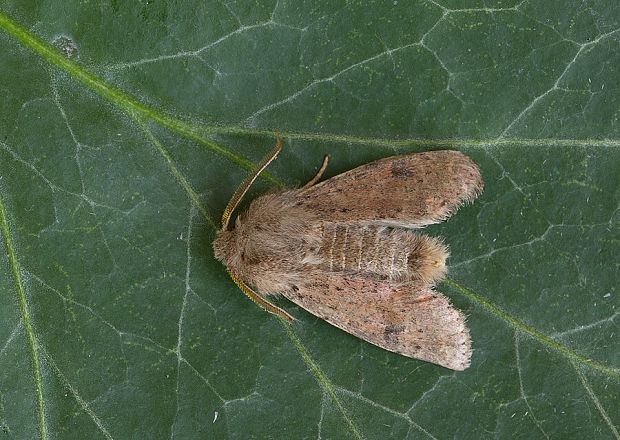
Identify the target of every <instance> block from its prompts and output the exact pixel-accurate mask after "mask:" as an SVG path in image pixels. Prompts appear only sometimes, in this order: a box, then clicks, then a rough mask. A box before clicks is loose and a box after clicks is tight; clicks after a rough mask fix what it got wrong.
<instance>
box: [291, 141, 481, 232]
mask: <svg viewBox="0 0 620 440" xmlns="http://www.w3.org/2000/svg"><path fill="white" fill-rule="evenodd" d="M482 188H483V182H482V177H481V175H480V171H479V169H478V167H477V166H476V164H475V163H474V162H473V161H472V160H471V159H470V158H468V157H467V156H465V155H464V154H462V153H460V152H458V151H449V150H445V151H429V152H425V153H417V154H407V155H402V156H393V157H388V158H385V159H381V160H378V161H375V162H371V163H369V164H366V165H362V166H360V167H357V168H355V169H353V170H351V171H348V172H346V173H342V174H339V175H337V176H335V177H332V178H331V179H328V180H326V181H324V182H321V183H319V184H317V185H315V186H312V187H310V188H307V189H304V190H302V191H300V193H299V197H300V202H299V204H300V205H302V206H305V207H307V208H309V209H310V210H311V211H312V212H317V213H318V214H319V217H320V218H321V219H322V220H324V221H329V222H334V223H349V224H351V223H370V224H385V225H390V226H400V227H410V228H415V227H420V226H425V225H429V224H432V223H437V222H440V221H442V220H444V219H445V218H446V217H448V216H450V215H451V214H452V213H453V212H454V211H456V209H458V207H459V206H461V205H462V204H463V203H465V202H469V201H472V200H473V199H475V198H476V197H477V196H478V195H479V194H480V193H481V192H482Z"/></svg>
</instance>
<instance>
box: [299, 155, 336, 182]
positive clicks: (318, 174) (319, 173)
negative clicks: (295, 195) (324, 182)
mask: <svg viewBox="0 0 620 440" xmlns="http://www.w3.org/2000/svg"><path fill="white" fill-rule="evenodd" d="M328 162H329V155H325V157H324V158H323V164H322V165H321V168H319V172H318V173H316V176H314V177H313V178H312V180H310V182H308V183H306V184H305V185H304V186H303V187H302V188H301V189H307V188H310V187H311V186H312V185H314V184H315V183H317V182H318V181H319V179H320V178H321V176H322V175H323V173H324V172H325V169H326V168H327V164H328Z"/></svg>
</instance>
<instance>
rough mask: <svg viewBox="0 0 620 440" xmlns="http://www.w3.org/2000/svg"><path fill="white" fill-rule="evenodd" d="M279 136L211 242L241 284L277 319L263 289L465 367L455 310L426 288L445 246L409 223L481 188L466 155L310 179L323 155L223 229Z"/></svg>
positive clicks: (384, 163)
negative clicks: (293, 184)
mask: <svg viewBox="0 0 620 440" xmlns="http://www.w3.org/2000/svg"><path fill="white" fill-rule="evenodd" d="M279 145H280V142H279V140H278V143H277V144H276V148H275V149H274V151H273V152H272V155H271V156H270V157H268V158H267V159H265V160H264V161H263V162H262V164H261V166H260V167H259V169H258V170H257V171H256V172H255V173H254V174H253V175H251V176H250V177H248V179H246V181H245V182H244V184H243V185H241V187H240V188H239V189H238V190H237V192H236V193H235V197H233V199H231V202H230V203H229V206H228V207H227V210H226V212H225V215H224V221H223V224H224V226H223V228H222V230H221V231H220V232H219V233H218V235H217V237H216V240H215V241H214V250H215V256H216V257H217V258H218V259H219V260H221V261H222V262H223V263H224V264H225V265H226V266H227V268H228V270H229V272H230V273H231V274H232V276H233V279H234V280H235V282H236V283H237V284H238V285H239V286H240V287H241V289H242V290H243V291H244V293H246V295H248V296H249V297H250V298H251V299H253V300H254V301H255V302H257V303H258V304H259V305H261V307H263V308H265V309H266V310H268V311H270V312H272V313H275V314H277V315H279V316H281V317H284V318H288V317H290V315H288V314H287V313H286V312H285V311H283V310H281V309H279V308H277V307H275V306H274V305H272V304H271V303H269V302H268V301H266V300H265V299H264V298H263V296H264V295H272V294H283V295H284V296H285V297H287V298H288V299H290V300H291V301H293V302H295V303H296V304H298V305H299V306H301V307H303V308H304V309H306V310H307V311H309V312H310V313H312V314H314V315H316V316H319V317H321V318H323V319H325V320H326V321H327V322H329V323H331V324H333V325H335V326H336V327H339V328H341V329H343V330H345V331H347V332H349V333H351V334H353V335H355V336H358V337H359V338H361V339H364V340H366V341H368V342H370V343H372V344H375V345H377V346H380V347H382V348H385V349H387V350H390V351H393V352H396V353H400V354H402V355H404V356H408V357H414V358H417V359H422V360H426V361H429V362H433V363H436V364H438V365H442V366H444V367H447V368H452V369H454V370H463V369H465V368H466V367H467V366H468V365H469V359H470V356H471V343H470V337H469V330H468V329H467V326H466V324H465V317H464V315H463V314H462V313H461V312H459V311H458V310H456V309H454V308H453V307H452V306H451V305H450V303H449V301H448V300H447V298H445V297H444V296H443V295H442V294H440V293H438V292H436V291H434V290H433V288H432V286H433V285H434V283H435V282H437V281H438V280H440V279H441V278H442V277H443V274H444V273H445V261H446V258H447V256H448V250H447V247H446V246H445V245H444V244H443V242H442V241H441V240H440V239H437V238H433V237H428V236H425V235H422V234H418V233H414V232H412V231H411V230H410V229H411V228H417V227H421V226H424V225H428V224H431V223H436V222H439V221H441V220H443V219H445V218H447V217H448V216H450V215H451V214H452V213H454V212H455V211H456V210H457V209H458V207H459V206H460V205H462V204H463V203H466V202H469V201H472V200H473V199H475V198H476V197H477V196H478V195H479V194H480V192H481V191H482V185H483V184H482V178H481V176H480V172H479V170H478V167H477V166H476V165H475V163H474V162H473V161H471V159H469V158H468V157H467V156H465V155H463V154H461V153H459V152H456V151H434V152H427V153H418V154H409V155H403V156H394V157H389V158H386V159H381V160H378V161H376V162H372V163H370V164H367V165H363V166H360V167H358V168H355V169H353V170H351V171H348V172H346V173H343V174H340V175H338V176H335V177H332V178H331V179H328V180H326V181H324V182H321V183H318V184H316V185H314V183H315V182H316V180H318V178H319V177H320V175H321V173H322V171H323V170H324V168H325V166H326V163H327V162H326V161H325V162H324V164H323V167H321V170H320V171H319V173H318V174H317V177H315V178H314V179H312V180H311V181H310V182H309V183H308V184H307V185H306V186H304V187H302V188H300V189H292V190H279V191H276V192H270V193H268V194H265V195H263V196H260V197H257V198H256V199H255V200H253V201H252V202H251V203H250V205H249V207H248V209H247V210H246V211H245V212H244V213H242V214H241V215H239V216H238V218H237V220H236V221H235V227H234V228H233V229H230V230H229V229H228V228H227V224H228V220H229V219H230V215H231V213H232V211H233V210H234V208H235V207H236V205H237V203H238V202H239V199H240V198H241V197H242V196H243V194H244V193H245V191H246V190H247V187H248V186H249V185H250V184H251V183H252V182H253V181H254V179H255V178H256V176H258V173H259V172H260V171H261V170H262V169H264V168H265V167H266V166H267V165H268V163H269V162H270V161H271V160H272V159H273V157H275V155H276V154H277V152H278V151H279ZM250 286H251V287H250ZM252 288H254V289H256V290H257V291H258V292H259V294H260V295H259V294H257V293H255V292H254V291H253V290H252Z"/></svg>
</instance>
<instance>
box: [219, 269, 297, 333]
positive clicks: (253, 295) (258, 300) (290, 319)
mask: <svg viewBox="0 0 620 440" xmlns="http://www.w3.org/2000/svg"><path fill="white" fill-rule="evenodd" d="M228 274H229V275H230V278H232V280H233V281H234V282H235V284H236V285H237V286H239V289H241V291H242V292H243V293H245V295H246V296H247V297H248V298H250V299H251V300H252V301H254V302H255V303H256V304H258V305H259V306H260V307H261V308H262V309H263V310H266V311H268V312H269V313H273V314H274V315H276V316H279V317H280V318H284V319H286V320H287V321H288V322H289V323H291V322H293V321H294V320H295V318H293V317H292V316H291V315H289V314H288V313H287V312H285V311H284V310H282V309H281V308H279V307H276V306H274V305H273V304H271V303H270V302H269V301H267V300H266V299H264V298H263V297H262V296H260V295H259V294H258V293H256V292H254V291H253V290H252V289H251V288H250V287H249V286H248V285H247V284H245V283H244V282H243V281H241V279H240V278H239V277H238V276H237V275H236V274H235V273H234V272H232V271H231V270H228Z"/></svg>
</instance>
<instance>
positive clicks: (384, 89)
mask: <svg viewBox="0 0 620 440" xmlns="http://www.w3.org/2000/svg"><path fill="white" fill-rule="evenodd" d="M0 29H1V32H0V56H1V58H0V59H1V60H2V62H1V63H0V96H1V97H2V99H0V114H1V115H2V118H0V233H1V235H2V242H3V253H2V257H1V258H0V299H1V301H2V304H4V306H3V307H1V308H0V438H2V439H4V438H7V439H26V438H28V439H30V438H42V439H48V438H50V439H51V438H62V439H73V438H75V439H83V438H89V439H90V438H93V439H95V438H103V439H110V438H113V439H121V438H149V439H150V438H231V439H248V438H257V439H263V438H277V439H280V438H287V439H289V438H290V439H301V438H338V439H341V438H353V439H355V438H367V439H375V438H376V439H385V438H395V439H406V438H410V439H411V438H475V439H479V438H528V439H529V438H563V439H570V438H575V439H582V438H620V434H619V431H620V428H618V425H619V424H620V411H619V409H620V399H619V398H618V396H620V350H619V344H618V315H619V312H618V307H619V305H620V291H619V289H618V285H619V284H620V275H619V274H620V270H619V269H620V252H618V249H619V246H620V224H619V220H620V148H619V147H620V121H619V119H620V111H619V110H618V109H619V108H620V105H619V104H620V92H619V89H618V83H619V82H620V68H619V66H620V7H618V5H617V2H614V1H612V0H600V1H590V2H578V1H556V0H553V1H551V0H549V1H545V2H536V1H522V2H516V0H515V1H511V0H493V1H485V2H482V1H475V2H471V1H468V2H465V1H459V0H445V1H419V2H414V1H412V2H406V1H402V0H398V1H387V2H385V1H382V2H352V1H351V2H343V1H339V2H334V1H323V2H309V1H308V2H289V1H279V2H276V1H270V2H269V1H263V0H260V1H256V2H247V1H241V0H236V1H231V2H217V1H206V2H184V3H182V4H181V3H171V2H161V1H159V2H158V1H151V2H116V1H112V2H77V1H65V2H60V1H56V2H54V1H52V2H29V1H26V2H4V3H3V4H2V6H1V7H0ZM276 130H277V131H279V132H281V133H282V134H283V137H284V139H285V148H284V151H283V152H282V154H281V156H280V158H279V159H278V160H277V161H276V162H275V163H274V164H273V165H272V166H271V167H270V169H269V173H268V174H266V175H265V176H264V177H266V179H262V181H261V182H258V183H257V184H256V185H255V188H254V189H253V193H252V194H254V195H255V194H257V192H258V191H264V190H265V189H267V188H269V187H272V186H274V185H282V184H287V185H299V184H303V183H304V182H306V181H307V180H308V179H309V178H310V177H311V176H312V175H313V174H314V173H315V172H316V169H317V168H318V166H319V165H320V163H321V160H322V157H323V155H324V154H326V153H329V154H330V155H331V156H332V161H331V162H330V166H329V168H328V170H327V173H326V175H327V176H332V175H335V174H338V173H340V172H342V171H345V170H348V169H351V168H353V167H355V166H357V165H360V164H363V163H366V162H368V161H371V160H373V159H376V158H380V157H386V156H389V155H393V154H398V153H404V152H411V151H423V150H428V149H440V148H455V149H460V150H462V151H464V152H465V153H466V154H468V155H469V156H471V157H472V158H473V159H474V160H475V161H476V162H477V163H478V164H479V165H480V167H481V170H482V173H483V176H484V179H485V184H486V186H485V192H484V194H483V195H482V196H481V197H480V198H479V199H478V200H477V201H476V203H475V204H473V205H471V206H467V207H464V208H463V209H461V210H460V212H459V213H458V215H456V216H454V217H453V218H452V219H450V220H449V221H448V222H446V223H444V224H442V225H438V226H434V227H432V228H429V229H428V232H429V234H432V235H442V236H444V237H445V241H446V243H448V244H449V245H450V248H451V254H452V256H451V259H450V262H449V263H450V275H449V278H448V279H447V280H446V281H445V282H444V283H441V284H440V285H439V286H438V288H439V290H441V291H442V292H444V293H446V294H447V295H448V296H450V298H451V299H452V301H453V303H454V304H455V306H456V307H458V308H459V309H461V310H463V311H465V313H467V315H468V316H469V318H468V323H469V326H470V329H471V334H472V339H473V347H474V355H473V359H472V366H471V367H470V368H469V369H468V370H466V371H464V372H459V373H455V372H452V371H448V370H446V369H444V368H441V367H438V366H434V365H431V364H428V363H425V362H421V361H417V360H413V359H406V358H404V357H401V356H399V355H396V354H393V353H389V352H386V351H383V350H381V349H379V348H377V347H374V346H371V345H369V344H367V343H365V342H363V341H360V340H358V339H356V338H354V337H352V336H350V335H348V334H346V333H344V332H342V331H339V330H337V329H335V328H333V327H331V326H329V325H328V324H326V323H325V322H323V321H321V320H319V319H316V318H314V317H313V316H311V315H309V314H308V313H306V312H305V311H303V310H301V309H299V308H296V307H294V306H292V305H291V304H290V303H288V302H286V301H285V300H280V301H278V304H279V305H280V306H282V307H284V308H286V309H287V310H288V311H289V312H291V313H292V314H293V315H294V316H295V317H296V318H297V321H296V322H295V324H294V325H293V326H291V327H288V326H286V325H284V324H282V323H281V322H279V320H278V319H276V318H274V317H273V316H271V315H269V314H267V313H265V312H263V311H262V310H260V309H258V308H257V307H256V306H255V305H253V304H252V303H251V302H250V301H248V300H247V298H245V297H244V296H243V295H242V293H241V292H240V291H239V290H238V289H237V287H236V286H235V285H234V284H233V283H232V282H231V280H230V279H229V278H228V276H227V274H226V272H225V269H224V268H223V266H222V265H221V264H219V263H218V262H217V261H215V260H214V258H213V253H212V250H211V242H212V240H213V237H214V232H215V226H216V225H217V224H218V223H219V221H218V219H219V217H220V215H221V213H222V211H223V209H224V207H225V205H226V203H227V201H228V199H229V198H230V196H231V195H232V193H233V192H234V190H235V188H236V187H237V185H238V184H239V183H240V182H241V181H242V180H243V178H244V177H245V175H246V174H247V170H248V169H250V168H251V167H252V164H253V163H257V162H258V161H259V160H260V159H261V158H262V157H263V156H264V155H265V154H266V153H267V152H268V151H269V150H270V148H271V147H272V145H273V142H274V137H275V131H276ZM387 190H389V188H386V191H387Z"/></svg>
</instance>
